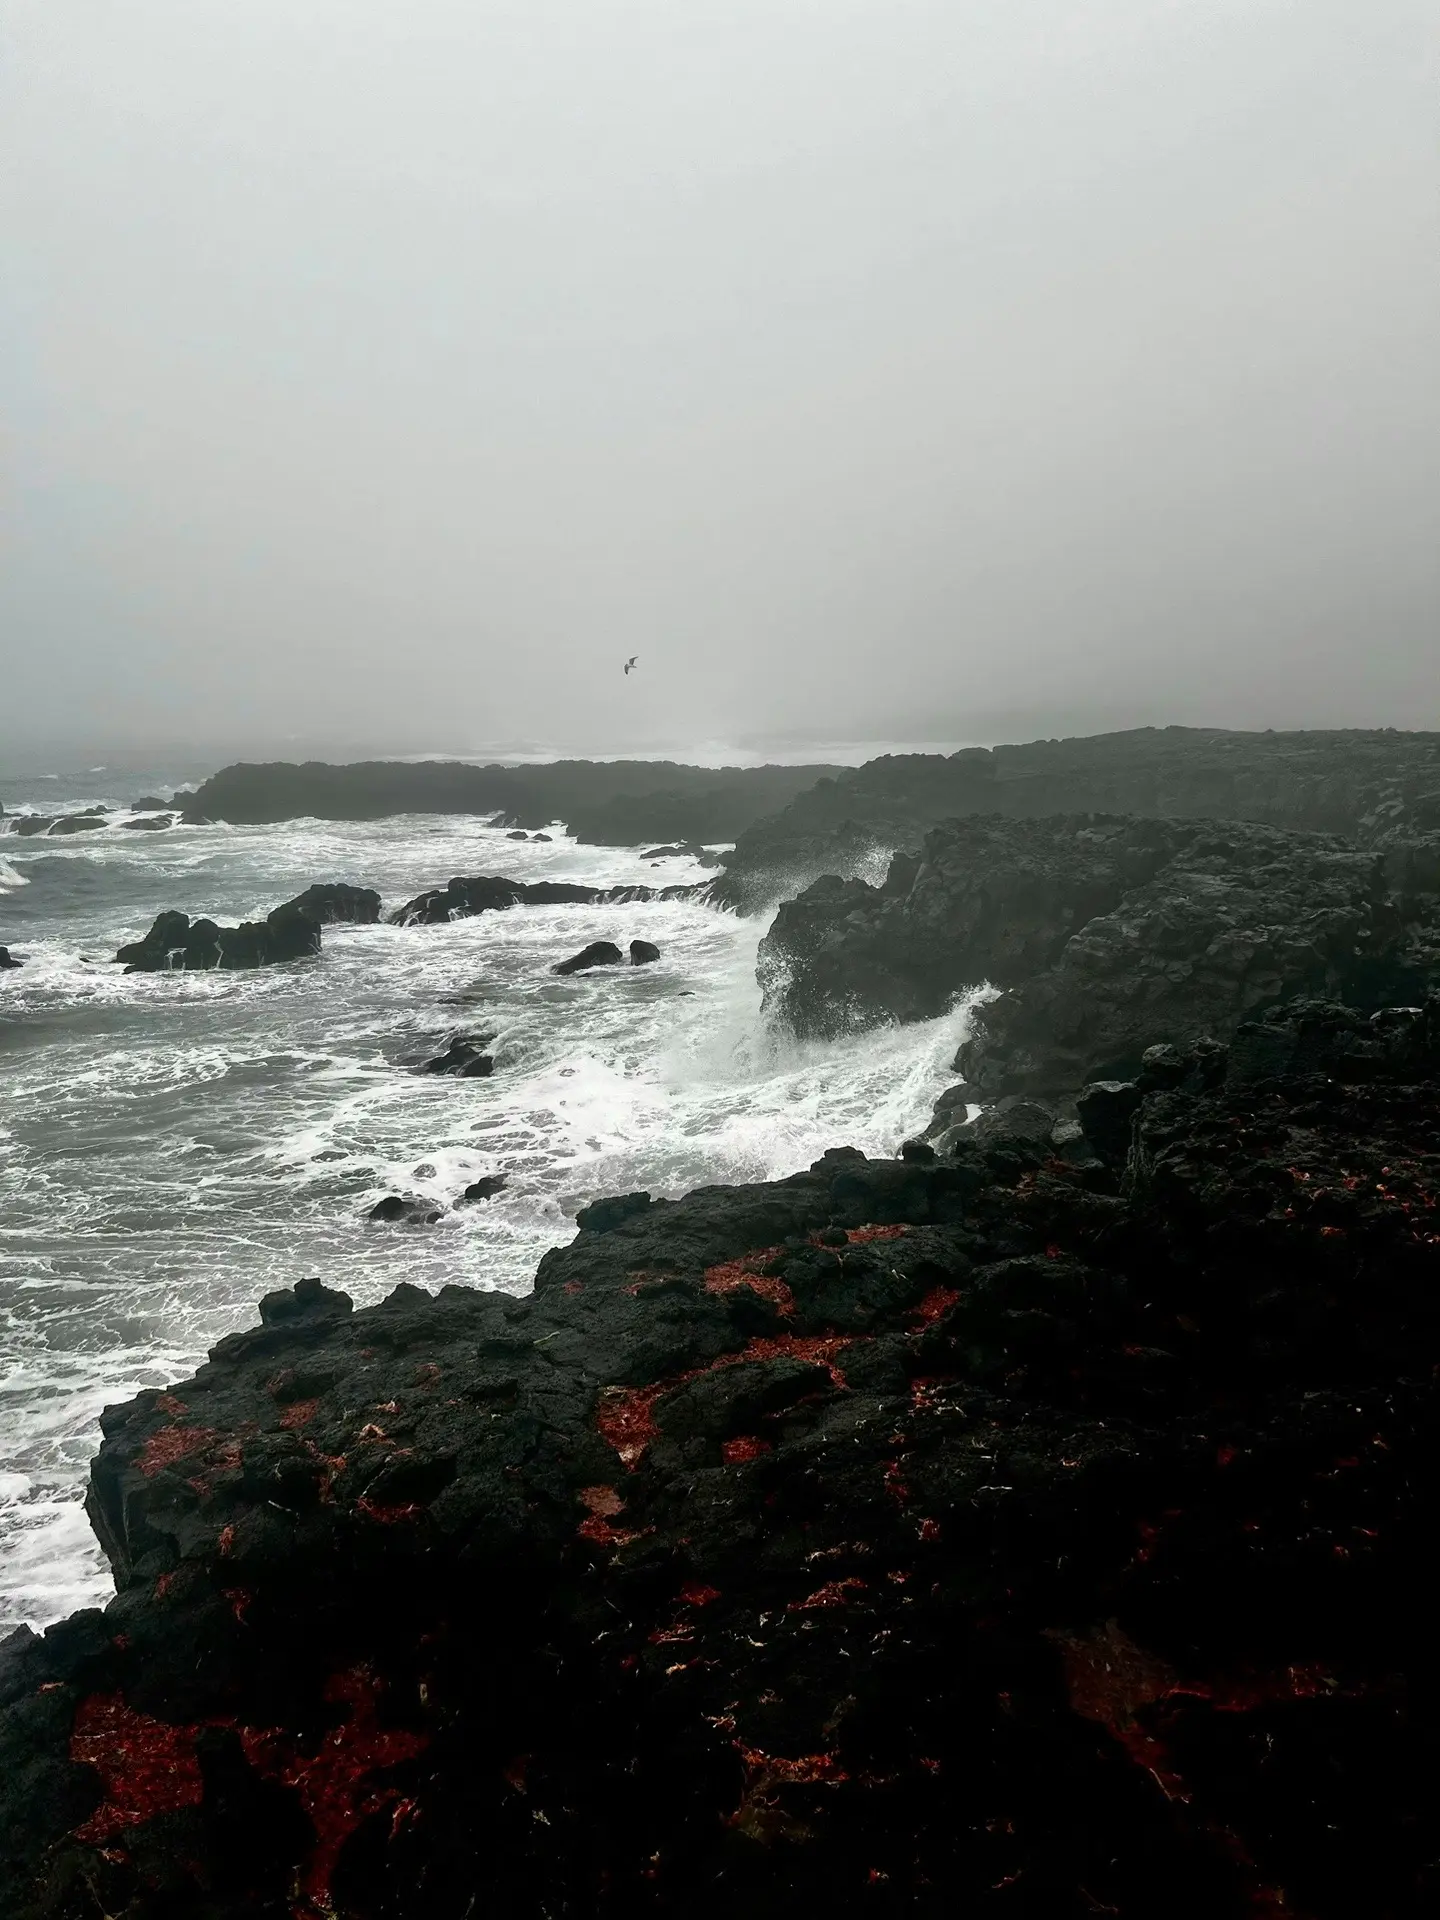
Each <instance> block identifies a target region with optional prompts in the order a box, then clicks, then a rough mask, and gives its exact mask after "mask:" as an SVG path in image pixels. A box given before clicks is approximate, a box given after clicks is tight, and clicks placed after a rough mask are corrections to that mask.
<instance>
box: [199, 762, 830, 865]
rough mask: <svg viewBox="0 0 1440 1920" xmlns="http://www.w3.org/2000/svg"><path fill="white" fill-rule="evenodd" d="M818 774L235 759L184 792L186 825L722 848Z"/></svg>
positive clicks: (649, 765) (610, 765)
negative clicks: (451, 832) (483, 826)
mask: <svg viewBox="0 0 1440 1920" xmlns="http://www.w3.org/2000/svg"><path fill="white" fill-rule="evenodd" d="M833 771H836V769H833V768H825V767H813V766H803V767H785V766H764V767H690V766H683V765H679V764H677V763H676V762H674V761H668V760H595V761H592V760H557V761H551V762H549V763H546V764H540V765H531V766H520V767H507V766H500V765H491V766H478V767H477V766H470V765H468V764H466V763H464V762H462V761H453V760H425V761H399V760H370V761H360V762H356V763H354V764H352V765H346V766H334V765H331V764H329V763H328V762H325V761H319V760H309V761H306V762H304V763H303V764H300V765H296V764H294V763H292V762H286V761H277V762H272V763H269V764H266V765H250V764H247V763H240V764H237V765H235V766H230V767H224V768H222V769H221V770H220V772H219V773H216V774H214V775H212V776H211V778H210V779H208V780H207V781H205V782H204V784H203V785H202V786H201V787H199V788H198V789H197V790H196V792H195V793H194V794H191V795H187V796H185V802H184V804H185V809H186V818H187V819H188V818H197V819H198V818H204V819H212V820H227V821H230V822H232V823H234V824H236V825H243V824H255V825H261V824H266V823H270V822H275V821H280V820H294V819H300V818H306V817H310V816H313V817H315V818H318V819H322V820H379V819H384V818H386V817H388V816H390V815H393V814H402V813H442V814H477V815H485V814H493V815H497V816H499V818H500V823H501V824H502V825H504V826H507V827H515V828H520V827H524V828H529V829H533V828H537V827H546V826H548V825H549V824H550V822H551V821H552V820H564V821H566V822H567V823H568V825H569V828H570V831H571V832H572V833H573V834H574V835H575V837H576V838H577V839H578V840H581V841H583V842H586V843H588V844H591V845H601V846H647V845H650V844H652V843H655V842H661V841H683V840H693V841H707V840H710V841H729V840H733V839H734V838H735V837H736V835H737V834H739V833H740V832H742V831H743V830H744V829H745V828H746V827H748V826H750V825H751V824H752V823H753V822H754V821H756V820H758V819H760V818H761V817H762V816H763V815H765V814H769V813H773V812H774V811H775V810H776V809H777V808H778V807H782V806H784V805H785V803H786V802H787V801H788V800H790V799H791V798H793V796H794V795H795V794H796V793H798V792H800V791H801V790H802V789H803V788H805V787H808V786H810V785H812V784H813V783H814V781H815V779H816V778H817V777H818V776H819V775H820V774H822V773H825V772H833Z"/></svg>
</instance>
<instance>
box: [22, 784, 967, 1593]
mask: <svg viewBox="0 0 1440 1920" xmlns="http://www.w3.org/2000/svg"><path fill="white" fill-rule="evenodd" d="M21 846H23V851H21V850H19V848H17V852H16V854H15V864H16V870H17V872H18V874H19V877H20V878H21V879H22V880H27V881H28V882H29V884H28V886H26V888H25V890H24V892H23V893H21V892H17V893H16V894H15V895H14V896H13V899H14V901H15V902H17V903H18V902H23V907H19V906H17V907H16V908H15V909H14V910H13V911H11V912H10V913H9V916H8V918H7V928H8V929H9V932H10V938H11V939H12V940H13V942H14V943H15V944H16V945H18V946H21V947H22V948H23V950H24V953H25V956H26V964H25V967H24V968H23V969H22V970H20V971H17V972H12V973H7V974H0V1045H3V1047H4V1056H3V1057H4V1064H5V1072H4V1074H3V1076H0V1362H3V1367H0V1374H3V1385H0V1414H3V1419H0V1625H3V1624H4V1623H8V1622H12V1621H14V1620H17V1619H29V1620H31V1621H34V1622H43V1621H45V1620H48V1619H51V1618H54V1617H55V1616H56V1615H58V1614H60V1613H63V1612H64V1611H66V1610H68V1609H69V1608H71V1607H73V1606H75V1605H77V1604H81V1603H96V1602H100V1601H103V1599H104V1597H105V1594H106V1591H107V1588H106V1583H105V1577H104V1570H103V1567H102V1565H101V1562H100V1559H99V1556H98V1553H97V1551H96V1549H95V1547H94V1544H93V1541H92V1540H91V1539H90V1536H89V1530H88V1528H87V1526H86V1525H85V1523H84V1520H83V1517H82V1514H81V1509H80V1507H79V1506H78V1505H77V1495H78V1492H79V1490H80V1488H81V1486H82V1484H83V1479H84V1474H85V1471H86V1467H87V1463H88V1460H89V1457H90V1455H91V1453H92V1452H93V1450H94V1447H95V1444H96V1440H97V1421H98V1416H99V1411H100V1408H101V1407H102V1406H103V1405H104V1404H105V1403H106V1402H109V1401H115V1400H120V1399H124V1398H126V1397H127V1396H128V1395H130V1394H133V1393H134V1392H136V1391H137V1390H138V1389H139V1388H140V1387H141V1386H146V1385H161V1384H163V1383H165V1382H167V1381H171V1380H174V1379H176V1378H178V1377H182V1376H183V1375H184V1374H185V1373H186V1372H187V1371H189V1370H191V1369H192V1368H193V1367H194V1366H195V1365H196V1364H197V1363H198V1361H199V1360H200V1359H201V1358H203V1355H204V1352H205V1349H206V1348H207V1347H208V1346H209V1345H211V1344H213V1342H214V1341H215V1339H216V1338H218V1337H219V1336H220V1335H221V1334H223V1333H225V1332H227V1331H229V1330H230V1329H232V1328H234V1327H236V1326H241V1325H245V1324H247V1323H249V1322H252V1321H253V1319H254V1312H255V1303H256V1301H257V1299H258V1298H259V1296H260V1295H261V1294H262V1293H264V1292H265V1291H267V1290H268V1289H269V1288H271V1287H274V1286H280V1285H289V1284H290V1283H292V1282H293V1281H294V1280H295V1279H297V1278H298V1277H300V1275H302V1274H318V1275H319V1276H320V1277H321V1278H322V1279H324V1280H325V1281H326V1282H327V1283H328V1284H330V1285H334V1286H341V1287H343V1288H344V1289H345V1290H346V1291H347V1292H349V1293H350V1294H352V1295H353V1296H354V1297H355V1299H356V1300H357V1302H358V1303H360V1304H366V1303H368V1302H370V1301H373V1300H375V1299H378V1298H380V1297H382V1296H383V1295H384V1294H385V1293H386V1292H388V1291H389V1289H390V1288H391V1287H393V1286H394V1285H395V1284H396V1282H397V1281H399V1280H401V1279H406V1280H411V1281H414V1282H417V1283H419V1284H420V1285H423V1286H430V1287H438V1286H441V1285H444V1284H447V1283H451V1282H460V1283H463V1284H470V1285H476V1286H487V1287H498V1288H504V1289H508V1290H511V1291H523V1290H525V1289H526V1288H528V1286H529V1284H530V1280H531V1277H532V1275H533V1272H534V1268H535V1264H536V1262H537V1260H538V1259H539V1257H540V1255H541V1254H542V1253H543V1252H544V1250H545V1249H546V1248H547V1247H550V1246H553V1245H556V1244H557V1243H560V1242H563V1241H565V1240H566V1239H568V1238H569V1237H570V1235H571V1234H572V1233H573V1231H574V1215H575V1211H576V1209H577V1208H578V1207H579V1206H582V1205H583V1204H585V1202H586V1201H588V1200H590V1199H593V1198H594V1197H596V1196H597V1195H598V1194H601V1193H607V1192H625V1191H630V1190H633V1189H636V1188H644V1189H648V1190H649V1191H651V1192H652V1193H657V1194H660V1193H666V1194H674V1193H680V1192H684V1191H686V1190H687V1189H689V1188H691V1187H694V1186H697V1185H701V1184H704V1183H706V1182H710V1181H728V1180H759V1179H767V1178H772V1177H775V1176H778V1175H781V1174H784V1173H788V1172H791V1171H793V1170H795V1169H796V1168H798V1167H801V1166H804V1165H806V1164H808V1163H809V1161H811V1160H812V1159H814V1158H815V1157H816V1156H817V1155H818V1154H819V1153H820V1152H821V1151H823V1150H824V1148H826V1147H828V1146H833V1145H839V1144H847V1143H848V1144H853V1145H856V1146H859V1147H862V1148H864V1149H866V1150H868V1151H872V1152H882V1153H888V1152H893V1151H894V1149H895V1147H896V1146H897V1144H898V1143H899V1141H900V1140H901V1139H902V1138H904V1137H905V1135H906V1134H907V1133H908V1132H910V1131H912V1130H913V1129H914V1128H915V1127H916V1126H917V1125H918V1124H919V1123H920V1122H921V1121H922V1120H923V1118H924V1117H925V1115H926V1114H927V1113H928V1110H929V1107H930V1104H931V1101H932V1100H933V1098H934V1095H935V1093H936V1091H937V1090H938V1088H939V1087H940V1086H941V1085H942V1084H943V1083H944V1080H945V1078H946V1077H947V1074H948V1071H949V1062H950V1059H951V1057H952V1055H953V1053H954V1050H955V1046H956V1044H957V1041H958V1040H959V1038H960V1036H961V1032H962V1030H963V1023H964V1019H965V1013H964V1010H963V1009H959V1010H957V1011H956V1012H955V1013H954V1014H952V1015H950V1016H947V1017H946V1018H944V1019H941V1020H936V1021H931V1022H929V1023H926V1024H924V1025H919V1026H914V1027H907V1028H904V1029H888V1030H882V1031H879V1032H874V1033H870V1034H866V1035H862V1036H859V1037H857V1038H854V1039H851V1040H849V1041H846V1042H844V1043H837V1044H835V1045H831V1046H823V1045H812V1044H807V1045H800V1044H797V1043H795V1042H793V1041H790V1040H787V1039H785V1038H783V1037H780V1036H777V1035H775V1034H773V1033H771V1032H769V1031H768V1030H767V1028H766V1026H765V1024H764V1023H763V1021H762V1019H761V1017H760V1009H759V991H758V988H757V987H756V984H755V977H754V966H755V947H756V943H757V940H758V938H759V936H760V934H761V932H762V931H763V928H762V926H761V924H760V923H759V922H757V921H753V920H741V919H737V918H735V917H734V916H731V915H729V914H724V913H719V912H715V911H712V910H710V909H708V908H706V907H703V906H701V905H699V904H698V903H696V902H693V901H672V902H661V901H653V902H648V903H633V904H630V905H624V906H604V907H536V908H519V909H514V910H511V911H509V912H503V913H489V914H484V915H480V916H477V917H476V918H474V919H470V920H464V921H459V922H455V923H453V924H451V925H447V926H443V927H415V928H399V927H393V926H389V925H382V926H378V927H336V928H331V929H327V931H326V934H325V948H324V953H323V955H322V957H321V959H320V960H319V961H318V962H317V963H314V964H307V965H300V966H295V967H284V968H275V969H269V970H265V971H262V972H258V973H219V974H216V973H204V974H190V973H185V974H170V975H154V974H130V975H127V974H125V973H124V972H123V971H122V970H121V969H120V968H118V967H117V966H115V965H114V964H113V963H112V962H111V961H110V960H109V959H108V956H109V955H111V954H113V952H114V950H115V948H116V946H117V945H118V944H120V942H121V941H123V940H127V939H134V938H135V937H137V936H138V935H139V934H140V933H143V932H144V930H145V928H146V927H147V926H148V925H149V923H150V920H151V919H152V918H153V917H154V915H155V914H156V913H157V912H159V911H160V910H161V909H162V908H164V907H179V908H181V909H183V910H185V911H188V912H190V913H192V914H198V913H208V914H211V915H213V916H214V917H215V918H217V919H220V920H222V921H223V920H235V919H239V918H244V917H253V916H254V915H256V914H263V913H264V912H266V911H267V910H268V909H269V908H270V907H272V906H274V905H275V904H276V903H277V902H278V901H280V900H282V899H285V898H286V897H288V896H289V895H290V894H293V893H295V892H297V891H299V890H300V888H301V887H303V886H305V885H307V884H309V882H311V881H313V880H329V879H348V880H354V881H359V882H363V883H366V884H370V885H375V886H377V887H379V888H380V890H381V892H382V894H383V895H384V897H385V900H386V905H387V907H389V906H393V905H396V904H398V903H399V901H401V900H402V899H404V898H406V897H408V896H409V895H410V894H412V893H414V892H417V891H419V890H420V888H421V887H422V886H425V885H434V884H436V883H441V884H443V883H444V882H445V881H446V880H448V879H449V877H450V876H451V875H452V874H456V873H484V872H491V873H508V874H513V875H515V876H516V877H518V878H522V879H536V878H540V877H546V878H556V879H577V880H590V881H604V882H626V883H630V882H641V881H643V882H648V883H651V884H654V885H664V884H669V883H671V882H676V881H690V880H696V879H700V878H703V877H704V872H703V870H702V869H700V868H698V867H695V866H693V865H691V864H690V863H688V862H686V861H683V860H668V861H665V862H663V863H661V864H659V865H656V866H648V865H646V864H645V863H644V862H643V861H642V860H641V859H640V858H639V856H638V854H636V853H634V852H625V851H618V850H614V849H605V848H592V847H579V846H577V845H576V844H575V843H574V842H573V841H570V840H568V839H566V838H564V837H557V838H556V839H555V840H554V841H553V842H552V843H551V844H549V845H548V846H547V845H545V844H544V843H536V842H533V841H509V840H507V839H506V837H505V835H504V834H503V832H500V831H499V830H496V829H490V828H486V827H484V826H480V825H477V823H476V822H474V821H473V820H443V819H436V818H433V817H425V818H415V819H408V820H388V821H381V822H375V823H366V824H361V825H352V824H347V823H334V822H321V821H302V822H292V823H288V824H287V825H284V826H281V827H268V828H223V827H222V828H194V829H186V828H176V829H174V830H172V831H170V832H167V833H164V834H127V833H118V832H112V833H104V834H95V835H91V836H86V838H85V844H84V845H83V846H78V845H76V844H74V843H57V842H48V843H45V842H40V841H28V842H24V843H21ZM635 936H643V937H644V938H646V939H650V940H653V941H654V942H655V943H656V944H657V945H658V946H659V947H660V949H661V953H662V959H661V960H660V962H659V963H657V964H655V965H652V966H649V967H643V968H623V969H615V970H613V971H604V972H600V973H596V974H593V975H588V976H585V975H581V976H576V977H573V978H569V979H557V978H556V977H555V976H554V975H553V974H552V973H551V971H550V968H551V966H552V965H553V963H554V962H555V961H556V960H558V959H560V958H562V957H564V956H565V955H567V954H570V953H573V952H574V951H576V950H577V949H578V948H579V947H581V946H584V945H585V944H586V943H587V942H589V941H591V940H595V939H602V938H603V939H614V940H616V941H618V942H620V943H621V944H622V945H623V944H624V943H625V942H627V941H628V940H629V939H631V938H632V937H635ZM456 1032H470V1033H480V1032H485V1033H492V1034H494V1035H495V1038H494V1041H493V1045H492V1050H493V1052H494V1054H495V1058H496V1070H495V1073H494V1075H493V1076H492V1077H491V1078H489V1079H480V1080H450V1079H447V1078H442V1077H438V1076H423V1075H416V1074H414V1073H412V1072H409V1071H407V1070H406V1065H405V1063H406V1062H407V1061H410V1060H413V1059H415V1058H417V1057H419V1058H423V1057H425V1056H427V1055H428V1054H429V1053H431V1052H433V1051H435V1050H437V1049H438V1048H439V1047H441V1046H442V1045H443V1044H444V1042H445V1040H446V1038H447V1037H448V1036H449V1035H451V1034H453V1033H456ZM491 1173H504V1174H505V1175H506V1176H507V1179H508V1183H509V1184H508V1185H507V1187H506V1189H505V1191H504V1192H503V1193H501V1194H500V1195H499V1196H498V1197H497V1198H495V1199H494V1200H491V1201H488V1202H483V1203H480V1204H476V1205H470V1206H458V1207H457V1206H456V1205H455V1204H454V1203H455V1202H456V1201H457V1200H458V1199H459V1197H460V1196H461V1194H462V1193H463V1190H464V1188H465V1187H466V1186H467V1185H468V1184H470V1183H471V1182H472V1181H474V1180H476V1179H478V1178H479V1177H480V1176H481V1175H482V1174H491ZM390 1191H400V1192H407V1193H416V1194H423V1195H425V1196H426V1197H428V1198H429V1199H431V1200H432V1201H433V1202H435V1203H436V1204H437V1205H439V1206H441V1207H443V1208H444V1209H445V1211H444V1213H443V1216H442V1219H441V1221H440V1222H439V1223H438V1224H437V1225H436V1226H435V1227H433V1228H429V1229H421V1230H415V1229H403V1228H386V1227H379V1226H371V1225H369V1224H367V1222H366V1218H365V1216H366V1213H367V1212H368V1210H369V1208H370V1206H371V1205H373V1203H374V1202H375V1200H376V1199H378V1198H379V1197H380V1196H381V1195H382V1194H383V1193H386V1192H390Z"/></svg>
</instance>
